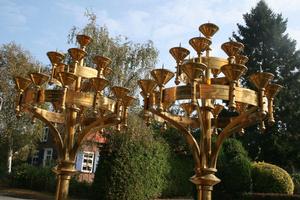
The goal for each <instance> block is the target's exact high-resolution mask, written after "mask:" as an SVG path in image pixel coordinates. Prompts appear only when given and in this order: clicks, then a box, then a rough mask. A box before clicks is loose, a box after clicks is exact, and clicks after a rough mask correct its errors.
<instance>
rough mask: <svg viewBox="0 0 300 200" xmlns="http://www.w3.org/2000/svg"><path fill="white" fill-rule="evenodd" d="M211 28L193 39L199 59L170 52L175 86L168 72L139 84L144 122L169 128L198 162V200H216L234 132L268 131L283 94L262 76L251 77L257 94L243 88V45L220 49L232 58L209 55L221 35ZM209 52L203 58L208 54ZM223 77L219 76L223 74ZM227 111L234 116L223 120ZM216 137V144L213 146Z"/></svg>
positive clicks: (182, 51) (177, 49) (185, 52)
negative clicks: (223, 152)
mask: <svg viewBox="0 0 300 200" xmlns="http://www.w3.org/2000/svg"><path fill="white" fill-rule="evenodd" d="M218 29H219V28H218V27H217V26H216V25H215V24H212V23H206V24H203V25H201V26H200V27H199V30H200V32H201V33H202V34H203V36H204V37H195V38H192V39H190V41H189V43H190V45H191V46H192V48H193V49H194V50H195V51H196V53H197V56H196V57H190V58H188V59H186V57H187V56H188V55H189V54H190V51H189V50H188V49H185V48H183V47H181V46H179V47H174V48H171V49H170V54H171V55H172V56H173V57H174V59H175V61H176V65H177V66H176V72H175V84H176V86H173V87H169V88H165V85H166V84H167V83H168V82H169V81H170V80H171V79H172V78H173V77H174V73H173V72H171V71H169V70H167V69H154V70H153V71H152V72H151V75H152V78H153V79H144V80H140V81H139V86H140V87H141V89H142V92H141V95H142V97H143V99H144V117H145V120H146V121H147V123H150V120H151V118H155V119H156V120H160V121H162V122H164V123H166V122H167V123H169V124H170V125H172V126H173V127H175V128H177V129H178V130H179V131H180V132H181V133H182V134H183V136H184V137H185V139H186V141H187V143H188V145H189V147H190V149H191V152H192V155H193V159H194V163H195V175H194V176H192V177H191V178H190V181H191V182H193V183H194V184H195V185H196V187H197V199H198V200H211V195H212V190H213V186H214V185H215V184H217V183H219V182H220V179H219V178H217V177H216V176H215V172H216V171H217V169H216V164H217V158H218V154H219V151H220V148H221V145H222V143H223V142H224V140H225V139H226V138H228V137H229V136H230V135H232V134H233V133H237V132H239V133H243V129H244V128H246V127H248V126H251V125H253V124H256V123H259V124H260V129H261V130H262V131H263V130H264V129H265V125H264V121H265V120H266V119H267V118H268V119H269V122H270V123H274V117H273V100H274V97H275V95H276V94H277V93H278V91H279V90H280V89H281V86H280V85H277V84H273V83H270V82H271V80H272V79H273V77H274V76H273V75H272V74H270V73H266V72H258V73H255V74H253V75H251V76H250V81H251V82H252V83H253V84H254V86H255V87H256V88H257V91H254V90H250V89H247V88H244V87H242V85H241V84H240V79H241V77H242V76H243V75H244V74H245V72H246V71H247V67H246V66H245V63H246V62H247V60H248V58H247V57H246V56H243V55H241V52H242V51H243V48H244V45H243V44H241V43H239V42H234V41H230V42H226V43H224V44H222V46H221V48H222V49H223V50H224V52H225V53H226V54H227V55H228V58H227V59H223V58H219V57H212V56H211V55H210V51H211V48H210V45H211V43H212V40H211V37H212V36H213V35H214V34H215V33H216V32H217V31H218ZM203 53H204V55H203ZM221 73H222V74H223V75H224V76H220V74H221ZM174 103H177V104H178V103H179V104H180V107H181V110H182V111H183V112H184V115H182V114H178V115H176V114H174V113H172V112H171V111H170V109H169V108H170V107H171V106H172V105H174ZM223 109H225V110H228V111H229V112H231V113H233V114H234V115H232V117H225V116H222V115H220V113H221V111H222V110H223ZM193 129H200V132H201V135H200V139H199V140H198V141H197V139H196V138H194V137H193V135H192V133H191V132H192V130H193ZM213 135H215V137H216V141H215V142H212V137H213Z"/></svg>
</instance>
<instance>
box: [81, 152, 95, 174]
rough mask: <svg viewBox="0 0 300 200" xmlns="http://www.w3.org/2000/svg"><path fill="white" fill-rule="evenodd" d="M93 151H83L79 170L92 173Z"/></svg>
mask: <svg viewBox="0 0 300 200" xmlns="http://www.w3.org/2000/svg"><path fill="white" fill-rule="evenodd" d="M94 156H95V153H94V152H88V151H84V152H83V159H82V165H81V171H82V172H86V173H92V172H93V164H94Z"/></svg>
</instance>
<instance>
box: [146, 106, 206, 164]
mask: <svg viewBox="0 0 300 200" xmlns="http://www.w3.org/2000/svg"><path fill="white" fill-rule="evenodd" d="M149 111H150V112H152V113H153V114H155V115H157V116H159V117H161V118H163V119H164V120H166V121H167V122H169V123H170V124H172V125H173V126H174V127H175V128H177V129H178V130H179V131H180V132H181V133H183V135H184V137H185V139H186V141H187V143H188V145H189V147H190V150H191V151H192V154H193V157H194V160H195V165H196V166H197V168H200V166H201V165H200V164H201V162H200V149H199V146H198V144H197V141H196V140H195V138H194V137H193V135H192V134H191V133H190V132H189V131H188V130H187V129H186V128H185V127H184V126H182V125H181V124H180V123H178V122H177V121H176V120H173V119H172V117H171V116H170V114H168V113H162V112H158V111H156V110H155V109H149Z"/></svg>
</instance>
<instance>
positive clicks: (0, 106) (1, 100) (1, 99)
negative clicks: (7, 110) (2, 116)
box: [0, 97, 4, 111]
mask: <svg viewBox="0 0 300 200" xmlns="http://www.w3.org/2000/svg"><path fill="white" fill-rule="evenodd" d="M3 101H4V100H3V98H2V97H0V111H1V110H2V105H3Z"/></svg>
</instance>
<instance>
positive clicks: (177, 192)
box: [162, 153, 195, 197]
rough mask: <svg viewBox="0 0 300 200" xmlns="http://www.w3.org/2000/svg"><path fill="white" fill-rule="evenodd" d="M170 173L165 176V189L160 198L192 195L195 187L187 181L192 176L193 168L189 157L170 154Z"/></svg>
mask: <svg viewBox="0 0 300 200" xmlns="http://www.w3.org/2000/svg"><path fill="white" fill-rule="evenodd" d="M169 165H170V172H169V173H168V174H167V180H166V181H167V182H168V185H167V188H166V190H165V191H163V195H162V197H187V196H191V195H192V191H193V188H195V185H194V184H193V183H192V182H190V181H189V178H190V177H191V176H192V175H194V171H193V169H194V166H193V160H192V157H191V156H187V155H184V156H183V155H177V154H175V153H172V155H171V158H170V161H169Z"/></svg>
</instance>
